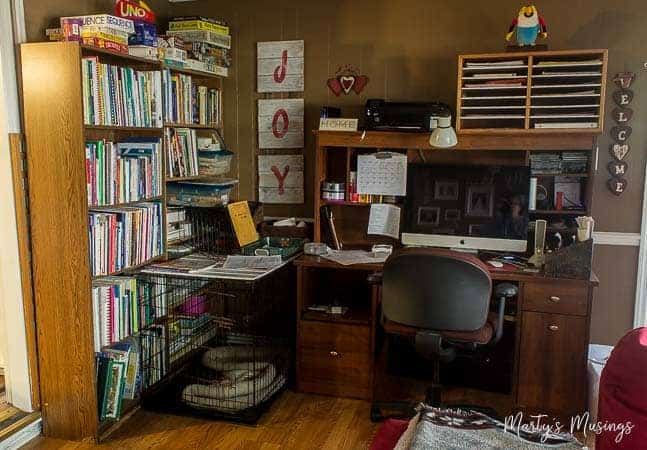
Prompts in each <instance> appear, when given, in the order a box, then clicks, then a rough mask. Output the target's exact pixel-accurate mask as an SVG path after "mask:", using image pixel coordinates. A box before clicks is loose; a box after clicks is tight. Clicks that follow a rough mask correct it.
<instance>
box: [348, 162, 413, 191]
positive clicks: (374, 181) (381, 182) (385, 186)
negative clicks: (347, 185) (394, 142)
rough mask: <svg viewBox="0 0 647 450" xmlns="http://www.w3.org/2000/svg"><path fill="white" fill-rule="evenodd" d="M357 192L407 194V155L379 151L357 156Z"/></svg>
mask: <svg viewBox="0 0 647 450" xmlns="http://www.w3.org/2000/svg"><path fill="white" fill-rule="evenodd" d="M357 192H358V193H359V194H373V195H399V196H405V195H407V155H403V154H401V153H391V152H379V153H373V154H370V155H359V156H358V157H357Z"/></svg>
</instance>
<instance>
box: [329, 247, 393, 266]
mask: <svg viewBox="0 0 647 450" xmlns="http://www.w3.org/2000/svg"><path fill="white" fill-rule="evenodd" d="M388 257H389V255H388V254H386V253H377V254H375V253H372V252H367V251H364V250H333V251H331V252H330V253H328V254H327V255H322V258H326V259H329V260H331V261H334V262H336V263H337V264H341V265H342V266H350V265H353V264H379V263H383V262H384V261H386V258H388Z"/></svg>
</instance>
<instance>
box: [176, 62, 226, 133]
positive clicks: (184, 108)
mask: <svg viewBox="0 0 647 450" xmlns="http://www.w3.org/2000/svg"><path fill="white" fill-rule="evenodd" d="M163 80H164V87H165V90H166V91H165V97H164V99H165V102H164V117H165V118H166V121H167V122H171V123H180V124H182V123H187V124H200V125H215V124H217V123H218V121H219V115H220V95H219V94H220V93H219V92H218V90H217V89H211V88H208V87H207V86H199V85H197V84H194V83H193V79H192V77H191V76H190V75H182V74H176V73H172V72H171V71H170V70H169V69H166V70H164V72H163Z"/></svg>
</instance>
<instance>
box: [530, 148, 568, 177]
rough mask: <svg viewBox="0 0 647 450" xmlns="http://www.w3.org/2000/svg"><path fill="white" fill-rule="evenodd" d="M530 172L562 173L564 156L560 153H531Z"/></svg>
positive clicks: (541, 173)
mask: <svg viewBox="0 0 647 450" xmlns="http://www.w3.org/2000/svg"><path fill="white" fill-rule="evenodd" d="M530 172H531V173H532V175H555V174H557V175H559V174H561V173H562V158H561V156H560V154H559V153H544V152H539V153H531V154H530Z"/></svg>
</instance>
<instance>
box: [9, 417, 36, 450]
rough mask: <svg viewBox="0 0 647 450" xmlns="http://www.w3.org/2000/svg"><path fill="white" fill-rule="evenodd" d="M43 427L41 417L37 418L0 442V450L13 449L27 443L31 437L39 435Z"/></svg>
mask: <svg viewBox="0 0 647 450" xmlns="http://www.w3.org/2000/svg"><path fill="white" fill-rule="evenodd" d="M42 429H43V419H38V420H35V421H33V422H32V423H30V424H29V425H27V426H26V427H25V428H23V429H22V430H20V431H17V432H15V433H14V434H12V435H11V436H9V437H8V438H7V439H5V440H4V441H2V442H0V450H15V449H18V448H20V447H22V446H23V445H25V444H27V443H28V442H29V441H31V440H32V439H36V438H37V437H38V436H40V434H41V432H42Z"/></svg>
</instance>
